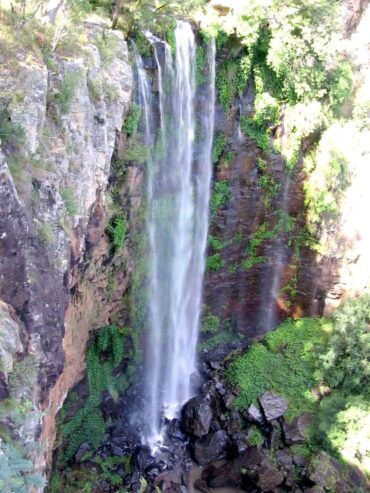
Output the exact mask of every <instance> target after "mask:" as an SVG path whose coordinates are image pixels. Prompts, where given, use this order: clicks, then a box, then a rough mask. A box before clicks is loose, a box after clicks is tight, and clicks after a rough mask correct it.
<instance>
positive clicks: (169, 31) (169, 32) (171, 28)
mask: <svg viewBox="0 0 370 493" xmlns="http://www.w3.org/2000/svg"><path fill="white" fill-rule="evenodd" d="M175 29H176V21H175V20H172V21H171V22H170V24H169V25H168V26H167V27H166V30H165V32H164V38H165V40H166V42H167V44H168V46H169V47H170V50H171V53H172V54H173V55H174V54H175V53H176V37H175Z"/></svg>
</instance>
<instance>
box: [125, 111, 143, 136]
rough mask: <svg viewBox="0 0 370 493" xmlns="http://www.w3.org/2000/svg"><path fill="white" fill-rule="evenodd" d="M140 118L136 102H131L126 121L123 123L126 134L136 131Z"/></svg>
mask: <svg viewBox="0 0 370 493" xmlns="http://www.w3.org/2000/svg"><path fill="white" fill-rule="evenodd" d="M140 118H141V108H140V106H139V105H138V104H136V103H131V106H130V109H129V111H128V114H127V117H126V121H125V124H124V127H123V128H124V130H125V132H126V133H127V135H132V134H134V133H135V132H136V130H137V127H138V125H139V122H140Z"/></svg>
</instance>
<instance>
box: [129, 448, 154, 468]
mask: <svg viewBox="0 0 370 493" xmlns="http://www.w3.org/2000/svg"><path fill="white" fill-rule="evenodd" d="M133 460H134V464H135V466H136V467H137V469H139V470H140V471H144V470H145V469H146V468H147V467H148V466H150V465H152V464H153V463H154V458H153V457H152V454H151V452H150V449H149V447H144V446H143V447H137V449H136V450H135V452H134V455H133Z"/></svg>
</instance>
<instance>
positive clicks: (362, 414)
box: [313, 389, 370, 473]
mask: <svg viewBox="0 0 370 493" xmlns="http://www.w3.org/2000/svg"><path fill="white" fill-rule="evenodd" d="M363 390H364V395H356V396H351V397H348V396H347V397H346V396H344V395H343V394H342V393H341V392H339V393H337V392H333V393H332V394H331V395H329V396H327V397H324V398H323V399H322V401H321V402H320V406H319V411H318V414H317V416H316V420H315V428H314V429H313V438H314V440H315V441H316V442H317V443H318V445H319V446H321V447H323V448H326V449H327V450H328V451H329V452H330V453H332V454H334V455H335V456H337V457H338V458H342V459H344V460H345V461H346V462H349V463H351V464H356V465H357V466H359V467H360V468H361V469H363V470H365V471H366V472H367V473H370V459H369V457H370V404H369V396H368V395H366V390H365V389H363Z"/></svg>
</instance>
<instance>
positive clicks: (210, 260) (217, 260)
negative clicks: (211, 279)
mask: <svg viewBox="0 0 370 493" xmlns="http://www.w3.org/2000/svg"><path fill="white" fill-rule="evenodd" d="M224 265H225V263H224V261H223V260H222V259H221V255H220V254H219V253H215V254H214V255H210V256H209V257H207V261H206V269H207V270H209V271H212V272H217V271H219V270H221V269H222V268H223V266H224Z"/></svg>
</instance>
